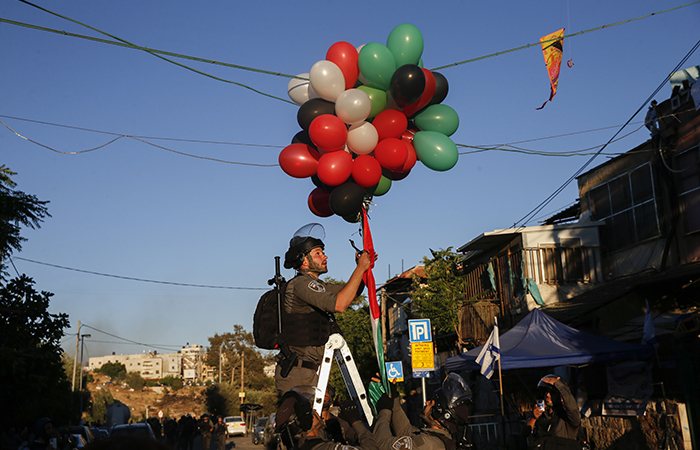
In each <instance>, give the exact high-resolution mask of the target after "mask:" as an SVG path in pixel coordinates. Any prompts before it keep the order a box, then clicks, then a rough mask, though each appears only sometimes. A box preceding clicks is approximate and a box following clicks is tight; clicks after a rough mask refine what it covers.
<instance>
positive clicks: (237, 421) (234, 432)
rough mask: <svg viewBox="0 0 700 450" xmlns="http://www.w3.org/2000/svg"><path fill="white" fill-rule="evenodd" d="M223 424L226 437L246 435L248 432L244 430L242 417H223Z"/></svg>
mask: <svg viewBox="0 0 700 450" xmlns="http://www.w3.org/2000/svg"><path fill="white" fill-rule="evenodd" d="M224 423H225V424H226V434H227V435H228V437H231V436H247V435H248V430H246V428H245V421H244V420H243V417H241V416H228V417H224Z"/></svg>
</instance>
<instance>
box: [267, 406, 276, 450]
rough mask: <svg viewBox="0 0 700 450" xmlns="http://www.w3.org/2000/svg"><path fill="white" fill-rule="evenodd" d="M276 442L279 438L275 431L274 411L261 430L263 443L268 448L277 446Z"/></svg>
mask: <svg viewBox="0 0 700 450" xmlns="http://www.w3.org/2000/svg"><path fill="white" fill-rule="evenodd" d="M278 442H279V439H278V437H277V433H275V413H272V414H270V418H269V419H268V420H267V424H265V430H264V431H263V445H264V446H265V448H267V449H269V450H274V449H276V448H277V447H278Z"/></svg>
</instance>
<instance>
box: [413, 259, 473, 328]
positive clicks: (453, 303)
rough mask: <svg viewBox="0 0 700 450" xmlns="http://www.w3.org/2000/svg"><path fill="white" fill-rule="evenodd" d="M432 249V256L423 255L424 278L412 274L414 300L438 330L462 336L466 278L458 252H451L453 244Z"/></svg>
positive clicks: (419, 310)
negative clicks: (461, 317) (461, 321)
mask: <svg viewBox="0 0 700 450" xmlns="http://www.w3.org/2000/svg"><path fill="white" fill-rule="evenodd" d="M431 253H432V255H433V258H432V259H429V258H428V257H424V258H423V263H424V264H425V269H424V272H423V278H420V277H418V276H417V275H413V284H412V293H413V295H412V300H413V304H414V305H415V306H416V308H417V311H418V312H419V313H420V315H422V316H423V317H425V318H429V319H430V321H431V325H432V326H433V327H434V328H435V329H436V330H437V331H438V332H443V333H451V332H455V333H457V336H458V337H459V339H460V340H461V333H460V325H461V324H460V311H461V309H462V306H463V305H464V302H465V301H466V288H467V281H466V278H464V277H463V276H461V275H460V273H459V269H458V267H459V262H460V257H461V255H459V254H458V253H454V252H453V251H452V247H448V248H447V249H446V250H442V249H440V250H439V251H437V252H435V251H432V250H431Z"/></svg>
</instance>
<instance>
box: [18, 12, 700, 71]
mask: <svg viewBox="0 0 700 450" xmlns="http://www.w3.org/2000/svg"><path fill="white" fill-rule="evenodd" d="M20 1H22V0H20ZM698 3H700V1H696V2H693V3H688V4H687V5H681V6H676V7H675V8H669V9H665V10H663V11H657V12H653V13H651V14H646V15H643V16H640V17H635V18H633V19H628V20H623V21H621V22H616V23H611V24H609V25H603V26H600V27H596V28H591V29H589V30H584V31H579V32H577V33H571V34H567V35H564V36H563V37H561V38H554V39H549V40H544V41H538V42H536V43H534V44H527V45H523V46H521V47H516V48H512V49H510V50H504V51H501V52H496V53H492V54H490V55H484V56H480V57H478V58H472V59H467V60H464V61H460V62H456V63H452V64H447V65H445V66H440V67H436V68H434V69H430V70H431V71H435V70H441V69H447V68H450V67H455V66H459V65H462V64H467V63H472V62H475V61H480V60H482V59H486V58H492V57H494V56H500V55H505V54H506V53H511V52H516V51H518V50H524V49H526V48H530V47H536V46H540V45H542V44H544V43H547V42H553V41H558V40H560V39H568V38H572V37H574V36H579V35H582V34H586V33H591V32H593V31H599V30H602V29H604V28H611V27H616V26H618V25H623V24H625V23H629V22H634V21H635V20H640V19H646V18H647V17H651V16H658V15H659V14H663V13H666V12H669V11H675V10H677V9H681V8H687V7H688V6H692V5H697V4H698Z"/></svg>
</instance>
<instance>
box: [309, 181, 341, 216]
mask: <svg viewBox="0 0 700 450" xmlns="http://www.w3.org/2000/svg"><path fill="white" fill-rule="evenodd" d="M330 198H331V193H330V192H328V191H327V190H325V189H321V188H316V189H314V190H313V191H311V193H310V194H309V199H308V203H309V209H310V210H311V212H312V213H314V214H316V215H317V216H318V217H330V216H332V215H333V214H335V213H334V212H333V210H332V209H331V203H330Z"/></svg>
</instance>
